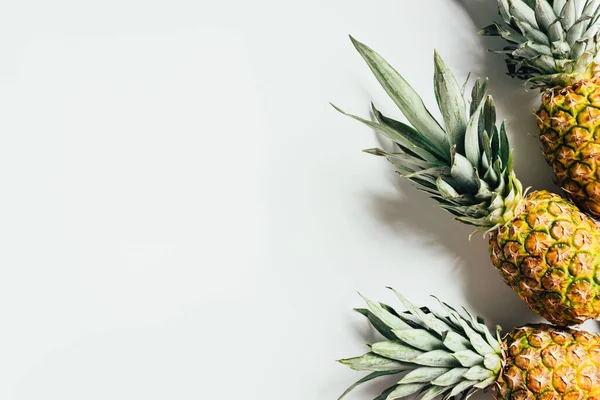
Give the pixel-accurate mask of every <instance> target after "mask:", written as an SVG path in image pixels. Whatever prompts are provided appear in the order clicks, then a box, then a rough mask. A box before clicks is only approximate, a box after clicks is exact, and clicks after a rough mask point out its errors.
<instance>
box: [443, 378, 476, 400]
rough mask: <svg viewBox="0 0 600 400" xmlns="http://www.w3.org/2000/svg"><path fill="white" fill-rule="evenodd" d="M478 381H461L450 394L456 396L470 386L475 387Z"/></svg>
mask: <svg viewBox="0 0 600 400" xmlns="http://www.w3.org/2000/svg"><path fill="white" fill-rule="evenodd" d="M476 383H477V381H468V380H467V381H463V382H461V383H459V384H458V385H456V386H455V387H454V388H453V389H452V391H451V392H450V396H451V397H453V396H456V395H458V394H459V393H462V392H464V391H465V390H467V389H469V388H470V387H473V385H475V384H476Z"/></svg>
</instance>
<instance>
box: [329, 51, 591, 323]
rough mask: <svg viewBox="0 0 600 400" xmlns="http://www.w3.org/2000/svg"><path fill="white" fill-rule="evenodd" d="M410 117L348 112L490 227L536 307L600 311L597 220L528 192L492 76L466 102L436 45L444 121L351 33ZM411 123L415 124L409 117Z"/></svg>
mask: <svg viewBox="0 0 600 400" xmlns="http://www.w3.org/2000/svg"><path fill="white" fill-rule="evenodd" d="M352 41H353V43H354V46H355V47H356V49H357V50H358V52H359V53H360V54H361V55H362V57H363V58H364V60H365V61H366V62H367V64H368V66H369V67H370V68H371V70H372V72H373V73H374V75H375V77H376V78H377V79H378V80H379V82H380V83H381V85H382V86H383V88H384V89H385V90H386V92H387V93H388V94H389V95H390V97H391V98H392V99H393V101H394V102H395V103H396V104H397V105H398V107H399V108H400V110H401V111H402V113H403V114H404V116H405V117H406V118H407V120H408V121H409V123H410V125H408V124H404V123H402V122H400V121H396V120H394V119H391V118H389V117H386V116H384V115H383V114H382V113H381V112H379V111H378V110H377V109H376V108H375V106H373V114H374V116H375V121H371V120H365V119H362V118H360V117H357V116H354V115H351V114H346V113H344V112H343V111H342V110H341V109H339V108H337V107H335V106H334V107H335V108H336V109H337V110H338V111H340V112H342V113H344V114H345V115H348V116H350V117H352V118H354V119H357V120H359V121H361V122H363V123H364V124H366V125H367V126H369V127H371V128H373V129H375V130H376V131H377V132H379V133H381V134H383V135H385V136H387V137H388V138H390V139H391V140H392V141H393V142H394V143H395V145H396V150H394V151H392V152H386V151H384V150H381V149H368V150H365V151H366V152H367V153H370V154H374V155H377V156H382V157H385V158H386V159H387V160H388V161H390V162H391V163H392V164H394V166H395V167H396V169H397V171H398V173H399V174H400V175H401V176H403V177H405V178H407V179H409V180H410V181H412V182H413V183H414V184H415V185H416V186H417V187H418V188H419V189H421V190H422V191H424V192H426V193H428V194H429V195H430V196H431V197H432V198H433V199H434V200H436V201H437V202H438V203H439V204H440V206H441V207H442V208H444V209H446V210H448V211H449V212H450V213H452V214H453V215H454V216H455V217H456V219H457V220H458V221H461V222H463V223H466V224H470V225H473V226H475V227H477V229H478V230H484V231H485V232H487V233H489V238H490V242H489V243H490V255H491V260H492V263H493V265H494V266H495V267H496V268H497V269H498V271H499V272H500V274H501V275H502V277H503V278H504V280H505V282H506V283H507V284H508V285H509V286H510V287H511V288H512V289H513V290H514V291H515V292H516V293H517V294H518V295H519V296H520V297H521V299H523V300H524V301H525V302H526V303H527V305H528V306H529V307H530V308H531V309H532V310H533V311H535V312H537V313H539V314H540V315H542V316H543V317H544V318H546V319H547V320H548V321H550V322H552V323H554V324H556V325H561V326H568V325H577V324H580V323H582V322H584V321H586V320H588V319H596V318H598V316H599V315H600V286H599V284H600V270H599V269H598V265H599V264H600V228H599V227H598V226H597V225H596V224H595V222H594V221H593V220H592V219H591V218H590V217H588V216H586V215H585V214H583V213H582V212H581V211H579V209H578V208H577V207H576V206H575V205H574V204H573V203H571V202H569V201H568V200H566V199H564V198H562V197H561V196H559V195H556V194H553V193H549V192H546V191H534V192H531V193H529V194H528V195H525V193H524V191H523V188H522V185H521V183H520V182H519V180H518V179H517V177H516V176H515V173H514V171H513V168H512V154H511V151H510V147H509V141H508V138H507V135H506V130H505V125H504V123H502V124H501V125H500V127H499V128H498V127H497V126H496V113H495V108H494V102H493V100H492V98H491V96H486V86H487V80H480V79H478V80H477V81H476V82H475V84H474V87H473V90H472V101H471V104H470V107H468V108H469V112H468V114H467V102H466V100H465V98H464V96H463V93H462V90H461V88H460V87H459V85H458V84H457V82H456V79H455V78H454V76H453V75H452V73H451V71H450V70H449V69H448V67H447V66H446V64H445V63H444V61H443V60H442V59H441V57H440V56H439V55H438V54H437V53H436V54H435V57H434V64H435V76H434V83H435V93H436V98H437V101H438V105H439V108H440V111H441V114H442V116H443V124H440V123H438V122H437V120H436V119H434V117H433V116H432V115H431V113H430V112H429V110H428V109H427V108H426V107H425V105H424V103H423V101H422V100H421V98H420V97H419V95H418V94H417V93H416V92H415V91H414V90H413V89H412V88H411V87H410V86H409V85H408V83H407V82H406V81H405V80H404V79H403V78H402V76H400V75H399V74H398V72H396V71H395V70H394V69H393V68H392V67H391V66H390V65H389V64H388V63H387V62H386V61H385V60H384V59H383V58H381V56H379V55H378V54H377V53H376V52H375V51H373V50H372V49H370V48H369V47H367V46H365V45H364V44H362V43H360V42H358V41H356V40H354V39H352ZM411 125H412V126H411Z"/></svg>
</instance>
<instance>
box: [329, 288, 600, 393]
mask: <svg viewBox="0 0 600 400" xmlns="http://www.w3.org/2000/svg"><path fill="white" fill-rule="evenodd" d="M396 294H397V295H398V298H399V299H400V301H401V302H402V303H403V305H404V307H405V308H406V310H407V311H406V312H403V313H398V312H396V311H395V310H394V309H392V308H391V307H389V306H387V305H385V304H383V303H379V304H377V303H374V302H372V301H369V300H366V301H367V304H368V309H357V311H359V312H360V313H361V314H363V315H365V316H367V317H368V319H369V321H370V322H371V324H372V325H373V327H374V328H375V329H377V331H379V332H380V333H381V334H382V335H383V336H384V337H385V338H386V339H387V340H385V341H381V342H377V343H373V344H371V345H369V349H370V351H369V352H368V353H366V354H364V355H362V356H360V357H355V358H349V359H344V360H340V362H341V363H342V364H345V365H347V366H349V367H350V368H352V369H354V370H358V371H370V372H371V373H370V374H369V375H367V376H366V377H364V378H362V379H361V380H359V381H358V382H357V383H356V384H354V385H352V386H351V387H350V388H349V389H348V390H346V392H345V393H344V394H342V396H341V397H340V399H341V398H342V397H344V396H345V395H346V394H347V393H348V392H350V391H351V390H352V389H353V388H354V387H356V386H357V385H359V384H361V383H364V382H368V381H370V380H373V379H376V378H379V377H381V376H385V375H398V380H397V381H396V383H395V384H394V385H392V386H391V387H389V388H388V389H386V390H385V391H384V392H383V393H382V394H381V395H380V396H378V397H377V398H376V399H375V400H394V399H399V398H402V397H406V396H409V395H412V394H416V393H418V394H421V396H420V400H431V399H433V398H435V397H438V396H442V395H443V396H444V400H446V399H449V398H450V397H452V396H460V398H461V399H462V400H465V399H467V398H468V397H469V396H470V395H472V394H473V393H474V392H476V391H477V390H481V389H484V390H485V389H487V388H492V389H493V390H494V392H495V395H496V396H495V397H496V398H499V399H506V400H509V399H511V400H513V399H514V400H528V399H540V400H541V399H543V400H558V399H561V398H562V399H564V400H579V399H598V398H600V337H599V336H598V335H596V334H591V333H588V332H583V331H578V330H573V329H568V328H560V327H555V326H552V325H546V324H537V325H525V326H523V327H520V328H516V329H515V330H513V331H512V332H511V333H509V334H508V335H506V337H505V338H504V340H502V339H501V338H500V328H499V327H498V328H497V329H496V334H495V335H493V334H492V333H490V331H489V330H488V328H487V327H486V326H485V325H484V321H483V320H482V319H481V318H475V317H474V316H473V315H471V314H470V313H469V312H468V311H466V310H464V311H463V312H459V311H457V310H456V309H455V308H452V307H450V306H449V305H447V304H445V303H443V302H440V304H441V306H442V308H443V309H444V313H439V312H435V311H433V310H430V309H428V308H417V307H415V306H414V305H413V304H411V303H410V302H409V301H408V300H406V299H405V298H404V297H403V296H402V295H400V294H399V293H396ZM400 374H403V376H402V377H400Z"/></svg>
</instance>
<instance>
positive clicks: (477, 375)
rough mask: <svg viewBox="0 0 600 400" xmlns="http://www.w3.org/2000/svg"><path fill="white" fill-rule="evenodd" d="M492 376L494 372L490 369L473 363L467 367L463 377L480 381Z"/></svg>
mask: <svg viewBox="0 0 600 400" xmlns="http://www.w3.org/2000/svg"><path fill="white" fill-rule="evenodd" d="M493 376H494V373H493V372H492V371H490V370H489V369H486V368H483V367H482V366H480V365H475V366H474V367H471V368H469V370H468V371H467V372H466V373H465V378H467V379H468V380H470V381H482V380H484V379H488V378H490V377H493Z"/></svg>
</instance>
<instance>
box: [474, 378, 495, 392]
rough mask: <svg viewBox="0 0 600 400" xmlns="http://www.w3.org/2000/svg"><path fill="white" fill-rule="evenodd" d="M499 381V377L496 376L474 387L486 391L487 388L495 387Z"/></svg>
mask: <svg viewBox="0 0 600 400" xmlns="http://www.w3.org/2000/svg"><path fill="white" fill-rule="evenodd" d="M497 379H498V377H497V376H496V375H493V376H490V377H489V378H487V379H485V380H483V381H481V382H479V383H477V384H475V385H474V387H475V388H477V389H485V388H487V387H489V386H491V385H493V384H494V383H495V382H496V380H497Z"/></svg>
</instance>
